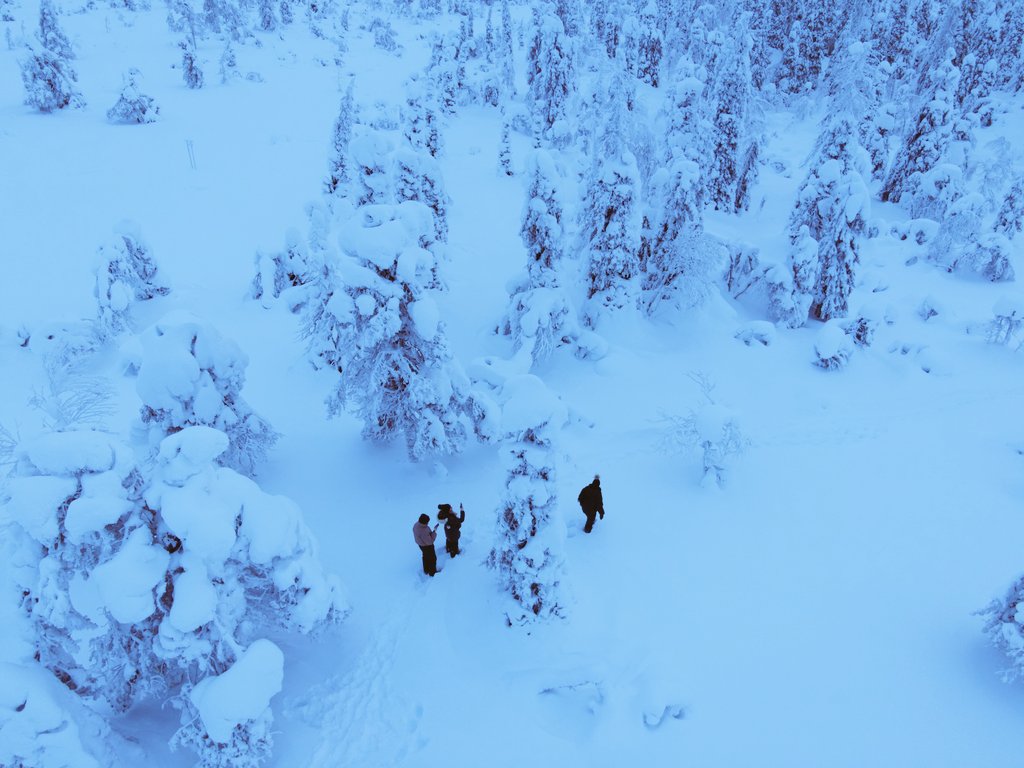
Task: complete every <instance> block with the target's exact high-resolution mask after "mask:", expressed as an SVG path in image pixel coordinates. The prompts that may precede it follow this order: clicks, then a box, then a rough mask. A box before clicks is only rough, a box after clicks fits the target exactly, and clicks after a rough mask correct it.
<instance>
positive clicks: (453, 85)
mask: <svg viewBox="0 0 1024 768" xmlns="http://www.w3.org/2000/svg"><path fill="white" fill-rule="evenodd" d="M457 64H458V62H457V61H456V59H455V56H454V50H453V46H452V42H451V41H450V40H449V39H448V38H447V37H446V36H444V35H442V34H439V33H435V34H434V38H433V42H432V44H431V51H430V66H429V67H427V75H428V77H429V78H430V85H431V89H432V90H433V92H434V93H436V94H437V106H438V109H440V110H441V112H442V113H443V114H445V115H453V114H455V107H456V105H457V104H458V84H457V77H456V68H457Z"/></svg>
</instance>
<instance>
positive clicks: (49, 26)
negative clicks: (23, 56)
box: [37, 0, 75, 62]
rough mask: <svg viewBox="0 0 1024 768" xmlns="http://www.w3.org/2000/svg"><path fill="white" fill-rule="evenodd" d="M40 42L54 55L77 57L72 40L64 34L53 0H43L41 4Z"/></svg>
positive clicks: (64, 59)
mask: <svg viewBox="0 0 1024 768" xmlns="http://www.w3.org/2000/svg"><path fill="white" fill-rule="evenodd" d="M37 35H38V37H39V43H40V44H41V45H42V46H43V48H45V49H46V50H48V51H50V52H51V53H52V54H53V55H54V56H57V57H58V58H60V59H62V60H63V61H65V62H66V61H68V60H70V59H73V58H75V52H74V51H73V50H72V49H71V41H70V40H68V36H67V35H65V34H64V30H63V29H61V28H60V23H59V22H58V21H57V9H56V7H54V4H53V0H42V2H41V3H40V4H39V32H38V33H37Z"/></svg>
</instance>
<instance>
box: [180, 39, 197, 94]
mask: <svg viewBox="0 0 1024 768" xmlns="http://www.w3.org/2000/svg"><path fill="white" fill-rule="evenodd" d="M178 47H179V48H181V76H182V78H183V79H184V80H185V85H187V86H188V87H189V88H193V89H196V88H202V87H203V70H201V69H200V68H199V64H198V62H196V49H195V45H192V44H190V43H188V42H187V41H185V40H182V41H181V42H180V43H178Z"/></svg>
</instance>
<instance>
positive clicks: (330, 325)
mask: <svg viewBox="0 0 1024 768" xmlns="http://www.w3.org/2000/svg"><path fill="white" fill-rule="evenodd" d="M433 237H434V214H433V212H432V211H431V210H430V209H429V208H428V207H427V206H425V205H423V204H422V203H419V202H414V201H406V202H403V203H401V204H399V205H366V206H363V207H361V208H359V209H358V210H356V212H355V214H354V215H353V216H352V217H351V218H350V219H349V220H348V221H347V222H346V223H345V224H344V225H343V226H342V227H341V229H340V231H339V232H338V235H337V241H338V242H339V243H340V244H341V246H342V248H343V250H344V253H343V254H341V256H340V257H339V258H337V259H336V261H335V263H333V264H329V265H328V266H327V269H326V271H325V277H324V279H323V281H321V284H320V288H319V290H320V294H319V296H318V298H317V300H316V301H311V302H310V304H309V307H308V309H307V313H306V317H305V331H306V336H307V342H308V344H309V350H310V354H311V357H312V359H313V360H314V362H315V364H320V363H327V364H329V365H332V366H333V367H336V368H337V369H338V371H339V373H340V377H339V379H338V383H337V385H336V387H335V390H334V392H333V393H332V394H331V395H330V397H329V398H328V402H327V405H328V411H329V412H330V413H331V414H337V413H340V412H341V411H342V410H343V409H346V408H348V409H351V410H352V411H353V412H355V413H356V414H357V415H358V416H359V417H360V418H361V419H362V420H363V436H364V437H366V438H368V439H372V440H379V441H390V440H393V439H395V438H398V437H402V438H404V440H405V444H406V448H407V449H408V453H409V457H410V458H411V459H413V460H414V461H418V460H420V459H424V458H426V457H427V456H430V455H436V454H451V453H457V452H458V451H460V450H461V449H462V448H463V447H464V445H465V443H466V440H467V438H468V436H469V434H470V432H471V431H472V429H473V425H472V418H471V417H472V409H471V408H470V405H469V402H470V401H469V391H468V390H469V381H468V379H467V378H466V376H465V374H464V373H463V371H462V368H461V366H459V364H458V363H457V362H456V360H455V359H454V358H453V357H452V354H451V352H450V351H449V349H448V342H447V338H446V334H445V327H444V324H443V323H442V322H441V320H440V316H439V312H438V307H437V302H436V300H435V292H436V291H437V290H438V289H439V288H440V281H439V278H438V271H437V270H438V263H437V259H436V258H435V256H434V254H433V253H431V252H430V251H429V250H427V249H426V248H425V247H423V244H424V243H425V244H427V245H429V244H430V243H431V242H432V241H433Z"/></svg>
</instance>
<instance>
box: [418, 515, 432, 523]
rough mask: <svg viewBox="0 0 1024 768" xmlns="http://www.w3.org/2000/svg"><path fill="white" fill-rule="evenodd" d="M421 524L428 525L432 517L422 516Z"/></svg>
mask: <svg viewBox="0 0 1024 768" xmlns="http://www.w3.org/2000/svg"><path fill="white" fill-rule="evenodd" d="M420 522H421V523H423V525H426V524H427V523H429V522H430V515H420Z"/></svg>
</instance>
